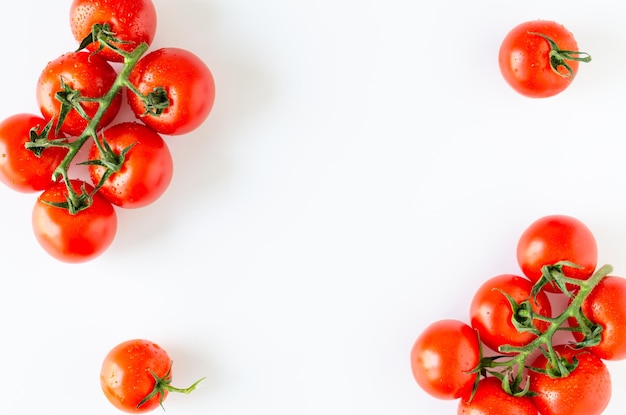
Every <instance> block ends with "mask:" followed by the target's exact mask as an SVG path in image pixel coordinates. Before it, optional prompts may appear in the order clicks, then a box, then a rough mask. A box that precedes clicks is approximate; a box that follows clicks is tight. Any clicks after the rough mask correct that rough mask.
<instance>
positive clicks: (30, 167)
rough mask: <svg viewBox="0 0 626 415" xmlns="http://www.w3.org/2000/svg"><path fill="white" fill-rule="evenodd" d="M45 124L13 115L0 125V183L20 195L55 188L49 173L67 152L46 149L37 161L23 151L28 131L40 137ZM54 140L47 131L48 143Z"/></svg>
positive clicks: (42, 121)
mask: <svg viewBox="0 0 626 415" xmlns="http://www.w3.org/2000/svg"><path fill="white" fill-rule="evenodd" d="M45 126H46V121H45V120H44V119H43V118H42V117H40V116H37V115H33V114H16V115H12V116H10V117H8V118H6V119H5V120H3V121H2V122H0V181H2V182H3V183H4V184H6V185H7V186H9V187H10V188H12V189H14V190H17V191H19V192H24V193H30V192H36V191H41V190H44V189H46V188H47V187H49V186H51V185H52V184H54V183H55V182H54V180H52V173H53V172H54V170H55V169H56V167H57V166H58V165H59V164H60V163H61V161H62V160H63V158H64V157H65V155H66V154H67V149H65V148H60V147H49V148H46V149H44V150H43V151H42V153H41V155H40V156H39V157H38V156H37V155H35V153H34V152H32V151H31V150H28V149H26V147H25V145H26V143H28V142H30V141H31V140H30V136H31V131H33V132H34V133H35V134H37V135H39V134H41V133H42V132H43V130H44V129H45ZM54 138H57V137H55V135H54V131H53V130H52V131H50V132H49V135H48V139H54Z"/></svg>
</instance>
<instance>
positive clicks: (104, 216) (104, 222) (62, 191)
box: [32, 180, 117, 263]
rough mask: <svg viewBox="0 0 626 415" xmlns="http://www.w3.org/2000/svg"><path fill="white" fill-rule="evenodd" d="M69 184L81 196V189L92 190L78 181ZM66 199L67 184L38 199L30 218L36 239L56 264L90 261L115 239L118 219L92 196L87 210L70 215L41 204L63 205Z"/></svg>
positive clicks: (110, 206)
mask: <svg viewBox="0 0 626 415" xmlns="http://www.w3.org/2000/svg"><path fill="white" fill-rule="evenodd" d="M70 183H71V185H72V188H73V189H74V191H75V192H77V193H80V192H81V187H82V186H83V185H84V186H85V188H86V190H87V191H89V192H91V191H92V190H93V187H92V186H91V185H89V184H88V183H84V182H82V181H80V180H72V181H71V182H70ZM66 195H67V187H66V184H65V183H63V182H61V183H57V184H55V185H54V186H52V187H49V188H48V189H46V190H45V191H44V192H43V193H42V194H41V195H40V196H39V198H38V199H37V201H36V202H35V207H34V209H33V215H32V224H33V231H34V233H35V237H36V238H37V241H38V242H39V243H40V245H41V246H42V247H43V248H44V250H45V251H46V252H48V254H50V255H51V256H52V257H54V258H56V259H58V260H59V261H62V262H68V263H79V262H86V261H89V260H92V259H94V258H96V257H97V256H99V255H100V254H102V253H103V252H104V251H105V250H106V249H107V248H108V247H109V246H110V245H111V243H112V242H113V239H114V237H115V233H116V231H117V215H116V213H115V210H114V208H113V205H111V204H110V203H109V202H108V201H107V200H106V199H104V198H103V197H101V196H100V195H98V194H95V195H94V196H93V203H92V205H91V206H90V207H89V208H87V209H85V210H82V211H80V212H78V213H76V214H74V215H72V214H70V213H69V211H68V210H67V209H63V208H59V207H55V206H51V205H49V204H47V203H44V201H46V202H53V203H62V202H65V200H66Z"/></svg>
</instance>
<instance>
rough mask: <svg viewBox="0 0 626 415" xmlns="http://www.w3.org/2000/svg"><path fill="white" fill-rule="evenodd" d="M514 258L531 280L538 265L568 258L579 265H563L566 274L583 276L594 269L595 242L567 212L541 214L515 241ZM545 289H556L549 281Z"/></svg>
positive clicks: (587, 231) (534, 278)
mask: <svg viewBox="0 0 626 415" xmlns="http://www.w3.org/2000/svg"><path fill="white" fill-rule="evenodd" d="M517 261H518V263H519V266H520V267H521V269H522V272H523V273H524V275H525V276H526V277H528V278H529V279H530V280H531V281H532V282H533V283H534V282H537V280H538V279H539V278H541V268H542V267H543V266H544V265H552V264H555V263H556V262H559V261H569V262H573V263H574V264H577V265H578V266H580V267H581V268H573V267H563V272H564V274H565V275H566V276H567V277H570V278H577V279H580V280H586V279H587V278H589V277H590V276H591V275H592V274H593V273H594V271H595V269H596V265H597V262H598V246H597V244H596V240H595V237H594V236H593V234H592V233H591V231H590V230H589V228H587V226H586V225H585V224H584V223H582V222H581V221H579V220H578V219H575V218H573V217H570V216H565V215H551V216H545V217H543V218H540V219H538V220H536V221H535V222H534V223H532V224H531V225H530V226H529V227H528V228H527V229H526V230H524V232H523V233H522V236H521V237H520V239H519V241H518V244H517ZM545 288H546V290H547V291H551V292H558V291H559V290H558V288H554V287H553V286H552V285H551V284H550V285H547V286H546V287H545Z"/></svg>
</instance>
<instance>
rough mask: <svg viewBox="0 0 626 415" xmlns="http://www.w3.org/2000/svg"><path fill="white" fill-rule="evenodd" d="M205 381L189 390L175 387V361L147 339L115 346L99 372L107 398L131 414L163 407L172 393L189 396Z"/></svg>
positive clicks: (195, 384) (118, 407) (129, 341)
mask: <svg viewBox="0 0 626 415" xmlns="http://www.w3.org/2000/svg"><path fill="white" fill-rule="evenodd" d="M203 379H204V378H203ZM203 379H200V380H199V381H197V382H196V383H194V384H193V385H191V386H190V387H189V388H186V389H178V388H174V387H172V386H171V385H170V383H171V381H172V360H171V359H170V357H169V355H168V354H167V352H166V351H165V350H164V349H163V348H161V347H160V346H159V345H158V344H156V343H154V342H152V341H149V340H144V339H134V340H128V341H125V342H123V343H120V344H118V345H117V346H115V347H114V348H113V349H111V351H110V352H109V353H108V354H107V355H106V357H105V358H104V361H103V362H102V368H101V370H100V386H101V387H102V391H103V392H104V395H105V396H106V398H107V399H108V400H109V402H111V403H112V404H113V405H114V406H115V407H116V408H117V409H119V410H122V411H124V412H129V413H142V412H148V411H151V410H153V409H155V408H156V407H158V406H160V405H161V406H162V404H163V401H164V400H165V398H167V395H168V393H169V392H182V393H190V392H191V391H193V390H194V389H195V388H196V386H197V385H198V383H200V382H201V381H202V380H203Z"/></svg>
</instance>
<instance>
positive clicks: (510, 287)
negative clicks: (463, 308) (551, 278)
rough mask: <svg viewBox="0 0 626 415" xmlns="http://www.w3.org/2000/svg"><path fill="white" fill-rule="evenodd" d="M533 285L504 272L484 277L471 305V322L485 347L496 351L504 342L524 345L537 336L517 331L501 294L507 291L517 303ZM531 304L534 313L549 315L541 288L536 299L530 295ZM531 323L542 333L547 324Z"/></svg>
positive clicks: (522, 299)
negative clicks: (489, 277) (485, 279)
mask: <svg viewBox="0 0 626 415" xmlns="http://www.w3.org/2000/svg"><path fill="white" fill-rule="evenodd" d="M532 285H533V284H532V283H531V282H530V281H529V280H528V279H526V278H522V277H519V276H516V275H510V274H503V275H498V276H496V277H493V278H491V279H489V280H487V281H486V282H485V283H483V284H482V285H481V286H480V288H479V289H478V290H477V291H476V294H474V297H473V299H472V303H471V305H470V322H471V325H472V327H474V328H475V329H476V330H478V332H479V334H480V340H481V341H482V342H483V343H485V345H487V347H489V348H490V349H492V350H496V351H497V350H498V347H500V346H501V345H504V344H509V345H511V346H524V345H526V344H528V343H530V342H531V341H533V340H534V339H535V338H536V337H537V336H536V334H533V333H532V332H529V331H523V332H520V331H518V329H517V328H516V327H515V326H514V325H513V323H512V318H513V310H512V308H511V305H510V303H509V301H508V299H507V297H506V296H505V295H504V294H503V292H504V293H507V294H508V295H510V296H511V297H512V298H513V299H514V300H515V302H517V303H518V304H519V303H522V302H523V301H526V300H528V299H529V297H530V293H531V290H532ZM530 305H531V306H532V309H533V310H534V312H535V313H537V314H540V315H542V316H546V317H551V316H552V307H551V306H550V300H549V298H548V296H547V295H546V294H545V292H543V291H541V292H540V293H539V294H538V295H537V299H536V301H535V300H534V299H533V298H530ZM518 314H519V313H518ZM520 318H521V317H520ZM520 318H518V320H519V319H520ZM533 323H534V325H535V327H537V328H538V329H539V330H540V331H541V332H543V331H545V330H546V329H547V328H548V327H549V324H548V323H546V322H542V321H539V320H534V321H533V322H530V324H533Z"/></svg>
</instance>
